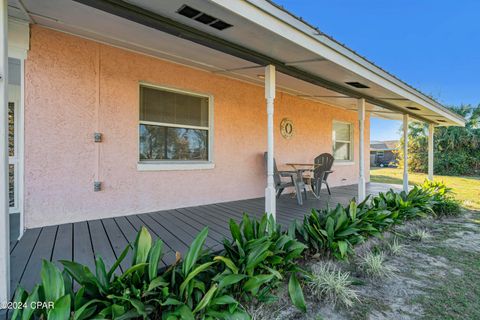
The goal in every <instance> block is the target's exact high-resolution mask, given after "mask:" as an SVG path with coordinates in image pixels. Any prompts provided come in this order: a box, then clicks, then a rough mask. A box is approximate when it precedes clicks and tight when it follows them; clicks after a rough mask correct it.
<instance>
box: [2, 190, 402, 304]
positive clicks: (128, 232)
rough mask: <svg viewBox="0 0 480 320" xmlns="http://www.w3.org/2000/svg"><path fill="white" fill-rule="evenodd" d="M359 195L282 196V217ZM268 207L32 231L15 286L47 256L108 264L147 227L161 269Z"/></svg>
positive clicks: (239, 204)
mask: <svg viewBox="0 0 480 320" xmlns="http://www.w3.org/2000/svg"><path fill="white" fill-rule="evenodd" d="M392 187H393V188H394V189H395V190H397V191H398V190H401V186H394V185H384V184H368V185H367V193H368V194H378V193H379V192H385V191H387V190H388V189H390V188H392ZM356 195H357V187H356V186H343V187H335V188H332V196H328V194H327V192H326V190H322V193H321V197H320V200H318V199H315V198H314V197H313V196H312V195H310V196H309V198H308V199H307V200H305V201H304V204H303V206H299V205H297V203H296V199H295V198H292V196H291V195H288V194H286V195H283V196H282V197H280V199H278V200H277V221H278V222H279V223H280V224H281V225H282V227H283V228H286V227H288V225H289V224H290V223H291V222H292V221H293V220H295V219H297V220H302V219H303V217H304V215H305V214H307V213H308V212H310V211H311V209H312V208H315V209H319V208H325V207H327V206H329V207H335V206H336V205H337V204H338V203H341V204H343V205H346V204H348V203H349V201H350V200H351V199H352V198H354V197H356ZM264 206H265V199H264V198H254V199H247V200H236V201H230V202H222V203H216V204H210V205H201V206H197V207H187V208H179V209H174V210H165V211H158V212H150V213H146V214H137V215H129V216H124V217H115V218H107V219H101V220H94V221H89V222H77V223H69V224H64V225H59V226H51V227H44V228H36V229H29V230H27V231H26V232H25V233H24V235H23V237H22V238H21V239H20V240H19V241H12V247H11V252H10V263H11V266H12V268H11V287H12V288H16V287H17V285H18V284H22V285H23V286H25V288H26V289H27V290H31V289H32V287H33V285H34V283H37V282H38V281H39V280H40V268H41V261H42V259H46V260H52V261H57V260H60V259H65V260H71V259H73V260H74V261H76V262H78V263H82V264H85V265H87V266H88V267H89V268H90V269H91V270H92V271H94V270H95V257H96V256H101V257H102V258H103V259H104V260H105V263H106V265H107V268H108V267H110V266H111V264H113V263H114V261H115V260H116V259H117V258H118V257H119V256H120V254H121V253H122V252H123V250H124V248H125V247H126V246H127V245H128V244H129V243H133V242H134V241H135V237H136V235H137V232H138V230H140V228H141V227H142V226H145V227H146V228H147V230H148V231H149V232H150V233H151V235H152V238H153V239H157V238H159V237H160V238H161V239H162V240H163V241H164V243H165V245H164V252H165V255H164V257H163V258H162V261H161V264H160V266H161V267H164V266H166V265H170V264H171V263H173V262H174V261H175V258H176V257H175V252H176V251H178V252H180V253H181V254H182V255H184V254H185V252H186V250H187V249H188V246H189V245H190V244H191V242H192V241H193V239H194V238H195V236H196V235H197V234H198V232H200V230H202V229H203V228H204V227H205V226H208V227H209V234H208V237H207V239H206V247H208V248H210V249H211V250H213V251H218V250H221V249H222V248H223V246H222V242H223V239H224V238H229V237H230V230H229V226H228V222H229V220H230V219H234V220H235V221H237V222H239V221H240V220H241V219H242V215H243V212H247V213H248V214H249V215H250V216H252V217H256V218H258V217H260V216H261V215H262V214H263V211H264ZM131 255H132V250H130V252H129V255H128V256H127V258H126V259H125V260H124V261H123V262H122V264H121V265H120V270H123V271H124V270H125V269H126V268H128V266H129V265H130V263H131V260H132V257H131ZM57 264H58V263H57ZM58 265H60V264H58ZM12 295H13V290H12Z"/></svg>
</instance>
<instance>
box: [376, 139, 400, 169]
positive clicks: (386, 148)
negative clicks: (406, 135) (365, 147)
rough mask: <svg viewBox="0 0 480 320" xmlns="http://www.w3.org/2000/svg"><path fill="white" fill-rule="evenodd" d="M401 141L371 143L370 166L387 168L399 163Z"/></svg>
mask: <svg viewBox="0 0 480 320" xmlns="http://www.w3.org/2000/svg"><path fill="white" fill-rule="evenodd" d="M399 148H400V141H398V140H386V141H370V166H373V167H385V166H389V165H391V164H396V163H397V160H398V159H397V154H396V152H397V151H398V149H399Z"/></svg>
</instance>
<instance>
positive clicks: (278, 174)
mask: <svg viewBox="0 0 480 320" xmlns="http://www.w3.org/2000/svg"><path fill="white" fill-rule="evenodd" d="M263 156H264V159H265V172H266V173H267V174H268V172H267V170H268V155H267V152H265V153H264V155H263ZM282 178H289V179H284V180H282ZM273 183H274V184H275V190H276V192H277V198H280V196H281V195H282V192H283V191H284V190H285V188H288V187H294V188H295V193H296V196H297V203H298V204H299V205H303V198H302V191H303V192H304V195H305V199H307V186H306V184H305V183H304V182H303V178H302V177H299V176H298V173H297V171H279V170H278V168H277V163H276V162H275V158H274V159H273Z"/></svg>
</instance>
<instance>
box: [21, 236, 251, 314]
mask: <svg viewBox="0 0 480 320" xmlns="http://www.w3.org/2000/svg"><path fill="white" fill-rule="evenodd" d="M207 235H208V228H205V229H203V230H202V231H201V232H200V233H199V234H198V235H197V237H196V238H195V239H194V241H193V242H192V244H191V246H190V247H189V250H188V252H187V254H186V255H185V258H184V259H183V261H180V258H179V256H178V259H177V261H176V262H175V263H174V264H173V265H172V266H170V267H169V268H168V269H167V270H164V271H163V272H161V271H159V268H158V263H159V261H160V259H161V257H162V248H163V243H162V241H161V240H160V239H158V240H156V241H155V242H153V243H152V238H151V236H150V234H149V233H148V231H147V230H146V229H145V228H142V229H141V230H140V231H139V233H138V235H137V238H136V240H135V243H134V244H133V259H132V264H131V267H130V268H128V269H127V270H125V271H124V272H123V273H121V274H116V273H115V272H116V270H117V268H118V267H119V265H120V264H121V262H122V261H123V259H125V257H126V256H127V254H128V251H129V250H130V246H127V247H126V248H125V250H124V251H123V253H122V254H121V256H120V257H119V259H118V260H117V261H116V262H115V263H114V265H113V266H112V267H111V268H110V269H108V270H107V269H106V267H105V264H104V262H103V260H102V258H101V257H98V258H97V259H96V263H95V266H96V268H95V273H93V272H92V271H90V270H89V268H88V267H86V266H84V265H81V264H79V263H76V262H72V261H61V263H62V264H63V266H64V268H65V271H64V272H63V273H62V272H60V270H59V269H58V268H57V267H56V266H55V265H54V264H53V263H51V262H47V261H44V262H43V267H42V283H41V284H39V285H37V286H35V288H34V289H33V291H32V292H31V293H30V294H28V293H27V292H26V291H25V290H23V289H22V288H18V289H17V292H16V296H15V301H17V302H22V303H24V304H25V305H26V306H29V305H30V302H32V301H40V302H49V301H54V302H55V304H54V305H55V307H54V308H52V309H49V310H48V309H37V310H33V309H30V308H25V309H18V310H16V311H15V313H14V314H13V317H12V319H13V320H16V319H22V320H29V319H32V318H34V317H35V318H42V319H70V318H72V319H74V320H83V319H130V318H144V319H146V318H158V317H162V318H163V319H203V318H224V319H228V318H235V319H248V318H249V317H248V314H246V312H245V311H243V309H242V308H241V307H240V305H239V303H238V302H237V301H236V300H235V299H234V298H233V297H232V296H230V295H229V294H228V292H229V289H230V288H229V286H230V285H231V284H229V283H227V282H226V281H225V280H224V279H223V278H221V277H217V278H215V276H216V275H217V273H218V269H217V268H215V266H218V265H219V263H218V261H219V259H218V257H216V258H215V259H214V258H213V256H212V255H211V254H210V253H208V252H205V251H203V245H204V243H205V239H206V237H207ZM73 281H76V282H77V283H78V285H79V286H80V288H79V289H78V290H77V291H76V292H73V291H72V283H73Z"/></svg>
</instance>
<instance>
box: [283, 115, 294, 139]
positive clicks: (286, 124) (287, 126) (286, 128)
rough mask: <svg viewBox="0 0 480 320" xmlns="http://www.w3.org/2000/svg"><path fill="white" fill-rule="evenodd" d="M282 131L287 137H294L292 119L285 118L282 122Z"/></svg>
mask: <svg viewBox="0 0 480 320" xmlns="http://www.w3.org/2000/svg"><path fill="white" fill-rule="evenodd" d="M280 133H281V134H282V137H284V138H285V139H290V138H291V137H293V134H294V133H295V130H294V128H293V122H292V120H290V119H287V118H283V119H282V121H281V122H280Z"/></svg>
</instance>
